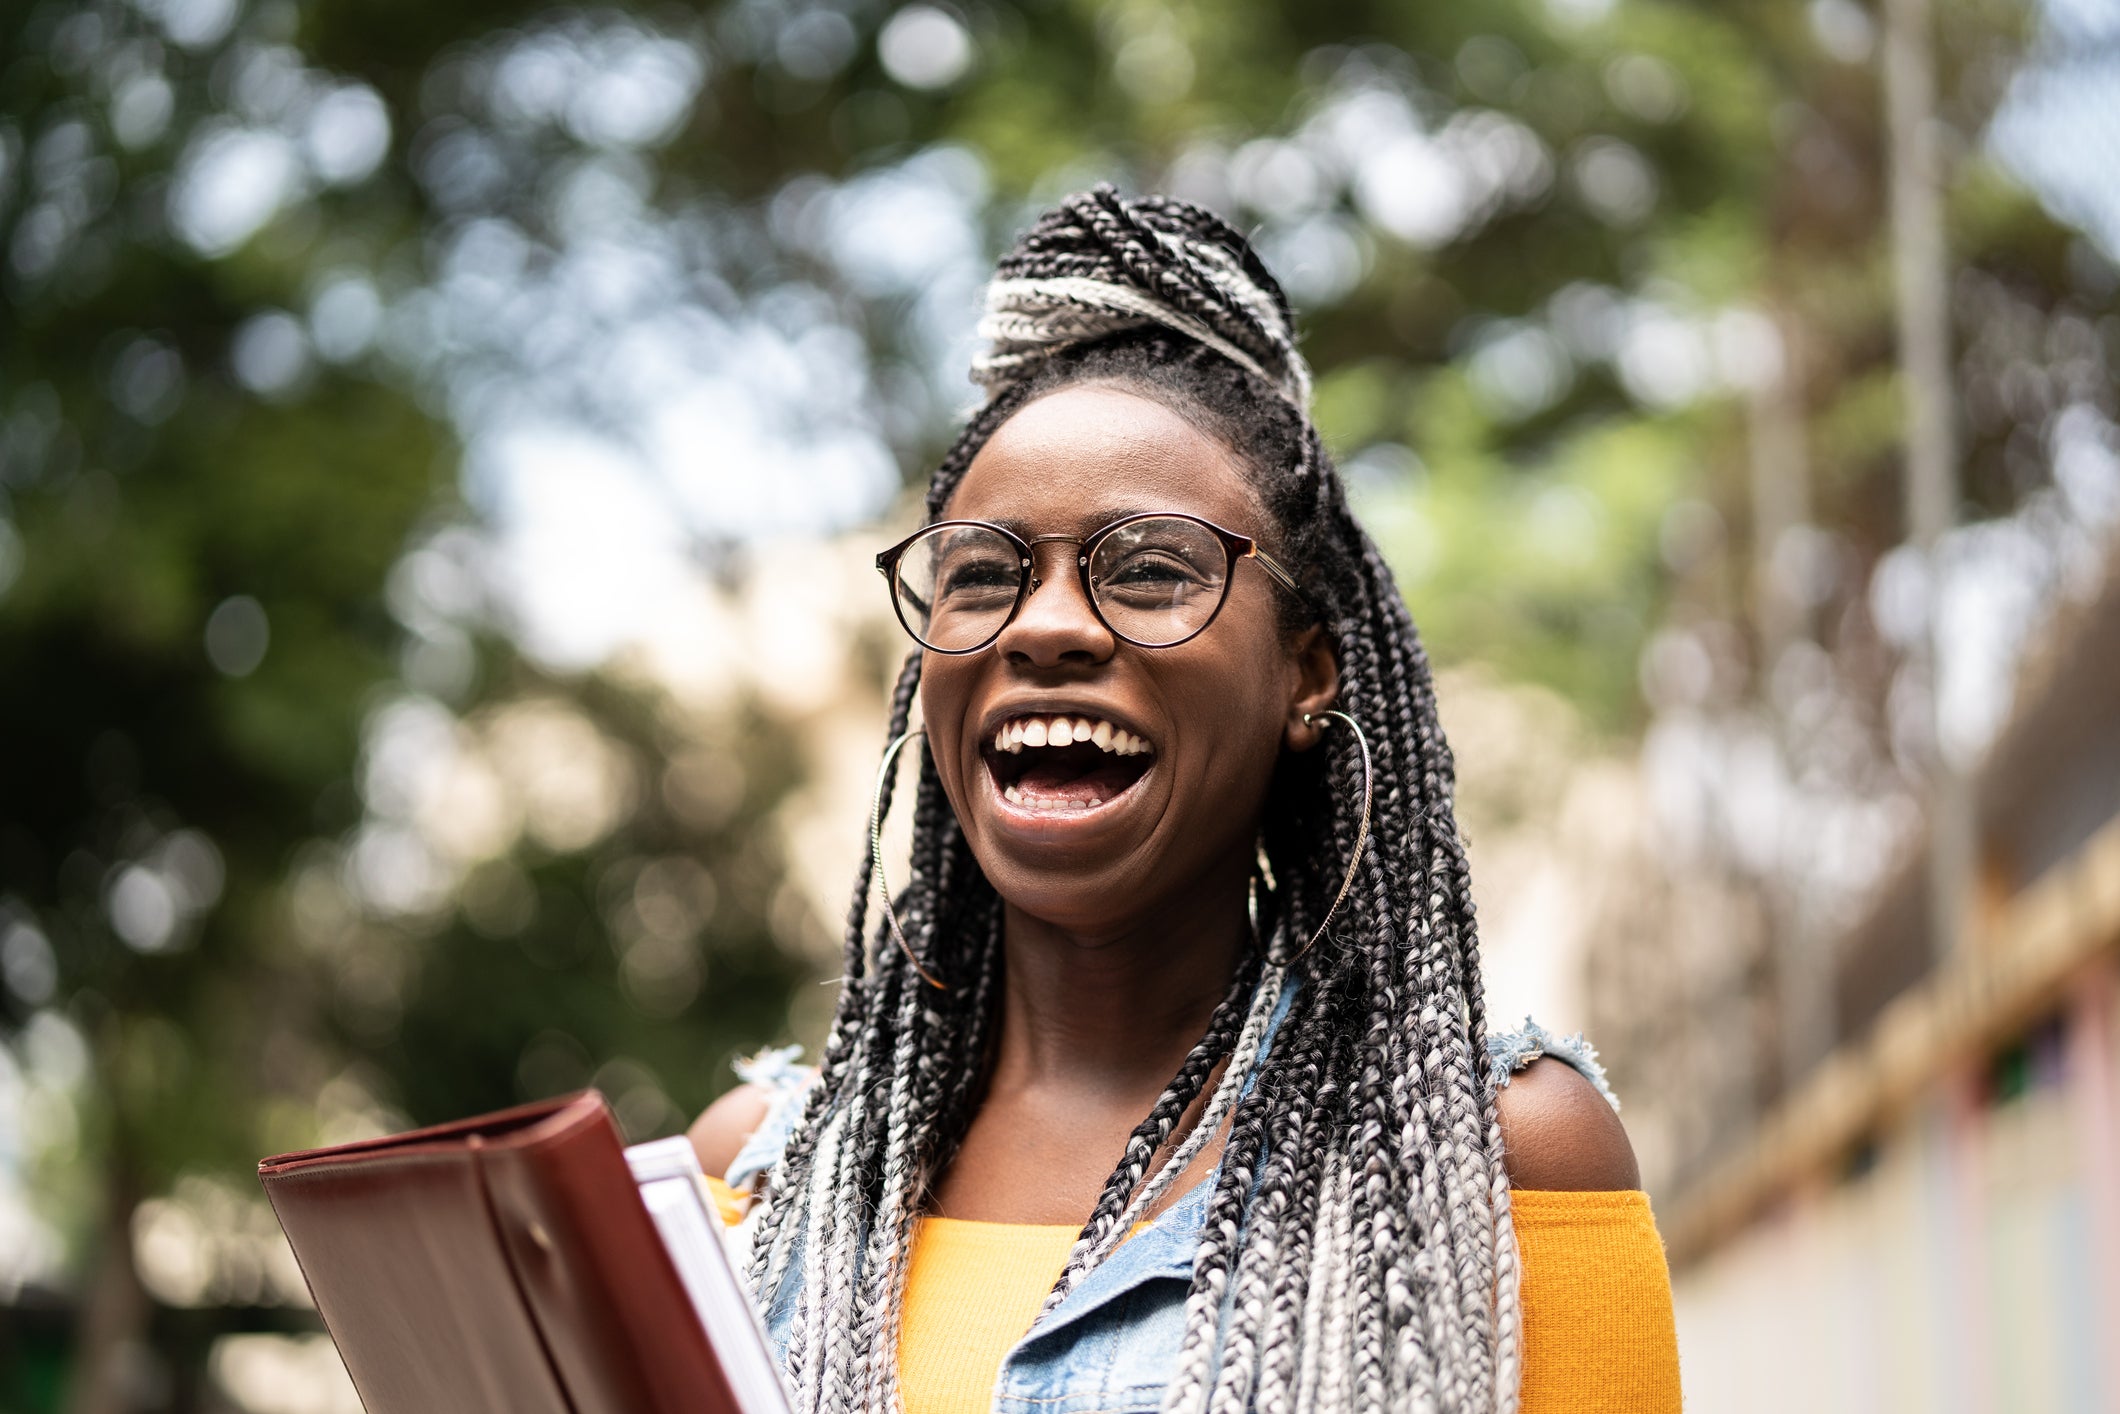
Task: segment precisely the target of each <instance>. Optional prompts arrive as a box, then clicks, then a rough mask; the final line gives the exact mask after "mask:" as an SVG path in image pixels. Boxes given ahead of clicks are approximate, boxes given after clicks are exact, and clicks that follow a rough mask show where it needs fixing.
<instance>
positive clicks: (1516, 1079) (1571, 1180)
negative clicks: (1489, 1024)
mask: <svg viewBox="0 0 2120 1414" xmlns="http://www.w3.org/2000/svg"><path fill="white" fill-rule="evenodd" d="M1495 1108H1496V1109H1497V1110H1498V1111H1499V1112H1500V1116H1501V1121H1502V1150H1503V1155H1502V1159H1503V1164H1504V1165H1505V1166H1506V1167H1507V1169H1508V1170H1509V1183H1510V1186H1511V1187H1514V1188H1525V1189H1537V1190H1541V1191H1544V1192H1578V1193H1579V1192H1586V1191H1592V1190H1602V1189H1628V1188H1639V1187H1641V1183H1642V1176H1641V1169H1640V1168H1639V1167H1638V1166H1637V1165H1636V1164H1635V1162H1634V1146H1633V1145H1632V1144H1629V1143H1628V1142H1627V1131H1626V1128H1625V1127H1624V1126H1622V1125H1621V1124H1620V1122H1619V1116H1618V1115H1617V1114H1614V1113H1613V1111H1612V1106H1610V1105H1609V1104H1607V1103H1605V1097H1604V1096H1602V1095H1600V1094H1598V1093H1597V1087H1596V1086H1594V1085H1592V1084H1591V1083H1590V1082H1589V1081H1588V1080H1586V1079H1584V1078H1583V1075H1582V1073H1581V1072H1580V1071H1578V1070H1576V1069H1575V1067H1573V1066H1571V1065H1569V1064H1568V1063H1567V1062H1566V1061H1558V1060H1555V1059H1553V1058H1552V1057H1551V1056H1543V1057H1541V1058H1539V1059H1538V1060H1535V1061H1533V1062H1531V1064H1530V1065H1528V1066H1526V1067H1525V1068H1524V1069H1522V1070H1520V1071H1518V1072H1517V1073H1516V1074H1515V1075H1513V1076H1511V1077H1510V1078H1509V1083H1508V1084H1507V1085H1505V1086H1503V1087H1502V1089H1501V1092H1500V1093H1499V1094H1498V1095H1497V1096H1496V1097H1495ZM709 1113H710V1114H711V1113H712V1111H709ZM731 1153H732V1155H733V1153H734V1151H733V1150H732V1151H731Z"/></svg>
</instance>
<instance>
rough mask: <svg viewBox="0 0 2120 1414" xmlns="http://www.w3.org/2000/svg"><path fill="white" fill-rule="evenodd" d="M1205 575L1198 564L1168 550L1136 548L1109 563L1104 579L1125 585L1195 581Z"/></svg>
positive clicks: (1107, 582) (1195, 582)
mask: <svg viewBox="0 0 2120 1414" xmlns="http://www.w3.org/2000/svg"><path fill="white" fill-rule="evenodd" d="M1204 578H1206V576H1204V575H1202V574H1201V573H1200V571H1199V569H1198V567H1196V566H1194V565H1192V564H1190V563H1188V562H1187V561H1186V560H1185V559H1183V558H1182V557H1180V556H1178V555H1174V554H1172V553H1170V552H1169V551H1167V550H1138V551H1136V552H1134V553H1133V554H1131V555H1128V556H1127V557H1126V558H1125V559H1123V560H1121V561H1120V562H1119V563H1118V564H1116V565H1114V566H1112V571H1111V573H1110V574H1109V575H1107V576H1105V581H1104V582H1105V583H1106V584H1109V585H1111V586H1113V587H1114V588H1118V587H1120V586H1124V585H1128V584H1137V585H1144V586H1145V585H1174V584H1186V583H1192V584H1197V583H1199V582H1200V581H1201V580H1203V579H1204Z"/></svg>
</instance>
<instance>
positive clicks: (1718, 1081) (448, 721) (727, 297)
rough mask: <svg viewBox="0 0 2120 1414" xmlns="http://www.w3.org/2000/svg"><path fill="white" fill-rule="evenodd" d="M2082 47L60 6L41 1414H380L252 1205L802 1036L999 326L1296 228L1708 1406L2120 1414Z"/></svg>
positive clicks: (2089, 55) (1479, 823)
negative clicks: (1183, 225)
mask: <svg viewBox="0 0 2120 1414" xmlns="http://www.w3.org/2000/svg"><path fill="white" fill-rule="evenodd" d="M2116 153H2120V11H2115V10H2114V9H2113V8H2112V7H2111V6H2110V5H2106V4H2103V3H2101V0H1877V3H1866V0H1771V2H1770V0H1734V2H1733V3H1727V4H1722V5H1717V6H1712V7H1706V6H1693V5H1684V4H1679V3H1673V2H1672V0H1481V3H1477V4H1475V3H1467V2H1463V0H1430V3H1424V4H1418V5H1415V4H1409V3H1396V4H1381V3H1358V0H1332V2H1331V3H1313V4H1306V5H1288V4H1274V3H1270V2H1269V0H1215V3H1213V4H1206V3H1192V4H1188V3H1166V0H1079V2H1078V3H1064V4H1063V3H1059V0H932V3H931V2H930V0H914V3H892V0H702V3H700V4H697V5H692V6H661V5H649V4H613V5H606V6H584V5H565V4H559V5H546V4H536V3H523V0H467V2H466V3H460V4H450V5H430V4H421V3H416V2H415V0H24V2H23V3H17V4H14V5H11V6H9V7H8V8H7V10H6V13H5V15H4V17H0V1410H5V1411H9V1414H13V1411H22V1414H46V1412H47V1411H66V1414H117V1412H118V1411H126V1414H132V1412H133V1411H139V1414H147V1412H148V1411H158V1412H159V1411H168V1412H169V1414H191V1411H251V1414H306V1412H307V1411H315V1414H325V1411H338V1410H349V1411H350V1410H353V1409H355V1408H356V1407H357V1405H356V1404H355V1403H354V1401H353V1396H352V1394H351V1391H350V1389H348V1387H347V1386H346V1384H345V1382H344V1378H343V1375H342V1374H341V1373H340V1372H339V1370H338V1367H337V1362H336V1357H335V1355H334V1354H333V1352H332V1350H331V1347H330V1345H329V1342H328V1340H326V1339H324V1338H323V1337H322V1336H321V1335H319V1334H318V1333H317V1326H316V1322H315V1319H314V1316H313V1314H312V1313H311V1312H309V1311H308V1310H307V1309H306V1306H305V1300H304V1294H303V1290H302V1285H301V1281H300V1277H299V1273H298V1272H296V1270H295V1269H294V1267H293V1265H292V1262H291V1260H290V1258H289V1256H288V1254H287V1252H286V1249H285V1246H284V1244H283V1243H282V1242H281V1240H280V1238H279V1234H278V1230H277V1228H276V1226H275V1225H274V1224H273V1221H272V1219H271V1215H270V1213H269V1211H268V1210H267V1209H266V1208H265V1206H264V1204H263V1202H262V1200H261V1198H260V1196H259V1193H258V1190H257V1188H256V1185H255V1182H254V1180H253V1178H252V1176H251V1168H252V1165H253V1163H254V1161H255V1160H256V1158H257V1157H258V1156H259V1155H261V1154H264V1153H267V1152H270V1151H275V1150H281V1149H288V1148H294V1147H298V1146H302V1145H307V1144H313V1143H320V1142H327V1141H331V1140H336V1139H343V1138H350V1137H353V1136H356V1135H359V1134H363V1133H372V1132H377V1131H379V1130H382V1129H385V1128H389V1127H394V1126H400V1125H404V1124H408V1123H413V1122H422V1121H432V1120H437V1119H442V1118H448V1117H454V1116H457V1115H462V1114H468V1113H471V1112H474V1111H477V1110H479V1109H484V1108H493V1107H498V1106H500V1105H504V1104H508V1103H512V1102H515V1101H517V1100H521V1099H526V1098H531V1097H535V1096H540V1095H546V1094H551V1093H555V1092H558V1091H563V1090H567V1089H570V1088H573V1087H576V1086H580V1085H583V1084H591V1083H593V1084H596V1085H598V1086H600V1087H602V1088H603V1090H604V1091H605V1093H606V1094H607V1095H609V1096H610V1097H611V1099H612V1101H613V1103H614V1105H615V1106H616V1108H617V1111H618V1113H619V1115H620V1118H621V1120H622V1122H623V1123H624V1124H625V1126H626V1127H627V1129H628V1130H629V1132H630V1133H632V1134H633V1135H635V1136H637V1137H648V1136H652V1135H657V1134H664V1133H671V1132H675V1131H676V1130H677V1129H679V1128H680V1127H681V1126H682V1125H683V1123H684V1122H685V1120H686V1119H687V1118H688V1117H689V1116H690V1115H691V1114H693V1113H695V1112H696V1111H697V1110H698V1109H699V1108H700V1107H701V1106H703V1105H704V1104H705V1103H706V1102H707V1101H708V1100H709V1099H710V1098H711V1097H712V1096H713V1095H714V1094H716V1093H718V1092H719V1091H720V1090H721V1089H722V1088H724V1087H725V1086H726V1085H727V1084H729V1083H730V1080H731V1077H730V1075H729V1072H728V1066H727V1062H728V1060H729V1058H730V1057H731V1056H733V1055H736V1054H739V1053H742V1052H743V1051H745V1050H748V1049H751V1048H755V1047H757V1046H759V1045H762V1044H766V1043H769V1042H777V1041H782V1040H787V1039H796V1040H801V1039H807V1038H814V1037H815V1036H816V1035H817V1034H818V1033H819V1030H820V1028H821V1026H822V1023H823V1019H824V1018H825V1016H826V1015H827V1013H828V1010H829V1006H830V1001H831V995H832V994H831V991H830V987H829V984H830V982H831V981H832V979H833V977H834V976H835V974H836V969H837V957H838V948H839V931H840V928H839V923H838V920H839V919H840V918H841V917H843V912H844V908H845V903H846V898H845V894H846V889H847V886H848V883H849V881H850V879H851V873H852V868H853V864H854V861H855V859H856V857H857V854H858V851H859V849H860V847H861V832H862V820H863V815H864V811H865V807H866V794H867V788H868V785H869V782H870V779H871V777H872V772H873V768H874V762H875V759H876V753H877V752H878V750H879V749H880V747H881V745H882V742H881V733H882V721H883V717H882V711H883V698H882V693H883V687H884V684H885V682H886V681H887V680H888V677H889V675H890V673H891V671H892V669H893V667H894V665H895V663H896V661H897V659H898V656H899V654H900V653H901V651H902V643H901V639H900V637H899V635H898V633H897V630H896V628H895V626H894V625H892V624H891V622H890V621H889V618H888V610H887V607H886V605H885V602H884V596H883V594H882V592H881V587H880V585H879V583H878V582H877V581H876V580H875V577H874V574H873V571H872V570H871V569H870V568H869V567H868V563H867V561H868V557H869V556H870V555H871V554H872V553H873V549H874V547H876V546H877V545H879V544H883V543H888V542H889V541H890V540H891V539H894V538H895V537H896V535H897V534H898V533H901V529H902V527H904V526H905V525H907V524H908V523H909V521H910V518H911V516H912V515H913V514H914V507H913V503H912V501H911V500H910V499H909V498H908V495H907V492H906V488H907V487H908V486H909V485H916V484H918V483H919V482H920V481H921V480H922V479H923V478H924V475H925V470H926V468H927V467H928V466H929V465H930V464H931V462H932V461H933V459H934V458H935V457H936V456H937V455H938V453H939V451H940V449H941V448H942V446H943V445H944V444H945V442H946V440H947V438H948V436H949V434H950V432H951V430H952V428H953V425H954V422H955V420H956V419H957V418H958V417H960V416H961V415H962V413H963V412H964V410H965V409H966V407H967V406H968V404H969V402H970V399H971V392H972V390H971V388H970V386H969V385H968V384H967V383H966V382H965V381H964V376H963V370H964V367H965V364H966V360H967V358H968V355H969V353H970V350H971V348H972V329H973V324H974V320H975V315H976V303H977V295H978V288H979V284H980V282H981V280H982V279H983V277H984V272H985V268H986V265H987V263H988V262H989V261H990V260H991V258H992V256H993V254H994V253H995V252H996V251H997V250H998V249H999V248H1000V247H1001V246H1002V245H1003V244H1004V243H1005V242H1006V240H1007V239H1008V237H1009V235H1010V234H1011V233H1012V232H1013V231H1014V230H1015V229H1017V228H1018V227H1020V226H1021V225H1022V224H1024V223H1025V222H1026V221H1027V220H1028V219H1029V218H1030V217H1031V216H1032V215H1033V214H1034V213H1035V212H1036V211H1037V210H1038V209H1039V208H1040V207H1041V206H1042V205H1043V204H1045V203H1046V202H1048V201H1050V200H1051V199H1052V198H1054V197H1056V196H1058V195H1060V194H1062V193H1064V192H1066V191H1068V190H1071V189H1073V188H1076V187H1079V186H1082V185H1085V184H1088V183H1090V182H1092V181H1095V180H1098V179H1103V178H1111V179H1114V180H1118V181H1120V182H1122V183H1123V184H1126V185H1129V186H1132V187H1136V188H1144V189H1145V188H1155V189H1162V190H1169V191H1174V192H1177V193H1178V194H1181V195H1185V196H1188V197H1192V198H1194V199H1197V200H1200V201H1203V202H1206V203H1207V204H1209V205H1212V206H1214V207H1216V208H1217V209H1219V210H1221V211H1223V212H1224V213H1225V214H1227V215H1229V216H1230V217H1231V219H1233V220H1235V221H1237V222H1238V223H1239V224H1241V225H1242V226H1244V227H1245V228H1246V229H1247V230H1249V231H1251V232H1253V233H1254V235H1255V238H1256V239H1257V241H1258V242H1259V244H1260V246H1261V249H1262V250H1263V251H1264V252H1265V254H1266V257H1267V259H1268V261H1269V263H1271V264H1272V265H1273V267H1274V269H1275V270H1276V271H1277V272H1278V273H1279V275H1280V276H1281V278H1282V280H1283V282H1284V283H1285V284H1286V286H1287V287H1288V290H1289V293H1290V295H1291V297H1292V298H1293V300H1294V302H1295V304H1296V306H1297V309H1298V311H1299V315H1300V319H1301V322H1302V324H1303V326H1304V329H1305V331H1306V340H1307V347H1308V349H1309V352H1310V354H1311V357H1312V360H1313V362H1314V363H1315V364H1316V366H1317V367H1318V369H1319V371H1320V378H1319V384H1318V395H1317V404H1316V412H1317V416H1318V419H1319V422H1320V425H1321V427H1322V428H1323V429H1324V431H1325V433H1326V434H1327V436H1328V438H1329V439H1330V441H1331V443H1332V445H1333V447H1334V448H1335V450H1336V453H1337V455H1338V456H1339V458H1340V460H1341V464H1342V466H1343V468H1344V470H1345V473H1346V475H1347V478H1348V480H1349V482H1350V485H1351V486H1352V488H1353V490H1354V494H1355V495H1356V497H1357V498H1358V500H1359V502H1360V504H1361V506H1362V509H1363V511H1364V514H1365V516H1366V518H1367V520H1368V523H1369V524H1370V526H1371V528H1372V530H1373V532H1374V534H1375V535H1376V537H1377V539H1378V541H1379V543H1380V544H1381V545H1382V546H1383V547H1384V549H1385V551H1386V553H1387V554H1388V556H1389V557H1390V559H1391V561H1392V563H1393V565H1394V567H1395V568H1396V570H1397V572H1398V574H1399V576H1400V580H1401V583H1402V585H1403V586H1404V588H1405V590H1406V593H1407V596H1408V599H1409V601H1410V602H1411V604H1412V606H1413V608H1414V612H1415V615H1416V618H1417V619H1418V620H1419V622H1420V623H1421V625H1422V627H1423V631H1424V633H1425V634H1426V636H1427V639H1428V641H1429V644H1430V647H1431V649H1432V651H1433V654H1434V656H1435V657H1436V659H1437V661H1438V663H1439V664H1440V665H1441V666H1442V669H1443V684H1442V687H1441V696H1442V701H1443V710H1444V717H1445V721H1446V725H1447V726H1448V728H1449V730H1450V732H1451V735H1452V739H1453V741H1454V743H1455V745H1456V748H1457V753H1458V756H1459V760H1460V766H1461V771H1462V774H1463V792H1462V796H1463V798H1462V802H1461V814H1462V817H1463V818H1464V820H1465V822H1466V826H1467V829H1468V833H1469V834H1470V836H1471V844H1472V851H1473V860H1474V877H1475V888H1476V892H1477V893H1478V895H1479V898H1480V901H1481V909H1482V932H1483V947H1484V950H1485V954H1486V960H1487V971H1488V984H1489V989H1490V994H1491V1001H1492V1005H1493V1008H1494V1011H1495V1014H1496V1015H1499V1016H1507V1015H1510V1014H1512V1013H1522V1012H1527V1011H1528V1012H1533V1013H1535V1014H1536V1015H1537V1016H1538V1017H1539V1019H1540V1020H1542V1021H1544V1022H1546V1023H1547V1024H1549V1025H1554V1026H1559V1027H1564V1028H1568V1029H1574V1028H1576V1027H1583V1028H1586V1029H1587V1030H1589V1031H1590V1033H1591V1034H1592V1036H1593V1038H1594V1039H1595V1040H1596V1042H1597V1043H1598V1044H1599V1046H1600V1048H1601V1050H1602V1051H1603V1053H1604V1056H1605V1058H1606V1060H1607V1061H1608V1062H1609V1064H1610V1066H1611V1069H1612V1072H1613V1076H1614V1078H1615V1081H1616V1083H1617V1085H1618V1088H1619V1091H1620V1093H1621V1095H1622V1097H1623V1099H1624V1101H1625V1103H1626V1112H1625V1117H1626V1119H1627V1121H1628V1124H1629V1129H1630V1132H1631V1133H1632V1135H1633V1137H1634V1141H1635V1144H1636V1147H1637V1149H1638V1151H1639V1153H1640V1156H1641V1159H1642V1163H1643V1170H1644V1174H1645V1177H1646V1180H1647V1182H1648V1184H1649V1186H1650V1188H1651V1190H1652V1194H1653V1196H1654V1198H1655V1201H1656V1205H1657V1210H1658V1213H1659V1216H1660V1220H1661V1222H1662V1225H1663V1228H1664V1231H1665V1234H1666V1237H1667V1240H1668V1241H1669V1244H1670V1250H1671V1256H1672V1260H1673V1264H1674V1271H1675V1274H1676V1280H1677V1292H1678V1302H1679V1322H1680V1335H1681V1350H1682V1359H1683V1362H1684V1371H1685V1379H1686V1383H1687V1388H1688V1392H1689V1396H1690V1398H1691V1401H1692V1406H1693V1407H1694V1408H1697V1409H1702V1410H1712V1411H1720V1410H1726V1409H1728V1410H1742V1409H1749V1408H1753V1407H1760V1408H1776V1409H1779V1408H1788V1407H1800V1408H1818V1409H1838V1408H1848V1409H1856V1408H1861V1409H1878V1408H1886V1409H1913V1410H1937V1409H1941V1410H1964V1411H1985V1410H2001V1409H2026V1410H2041V1411H2045V1410H2106V1411H2113V1410H2120V1357H2116V1356H2115V1353H2114V1352H2115V1350H2116V1348H2120V1342H2116V1341H2114V1340H2113V1339H2112V1332H2114V1331H2115V1330H2120V1276H2116V1273H2120V1098H2116V1093H2115V1092H2116V1087H2120V1040H2116V1037H2115V1027H2116V1025H2120V1023H2116V1021H2115V1019H2114V1012H2115V1007H2116V1005H2120V981H2116V978H2115V973H2114V970H2113V969H2114V961H2113V955H2114V951H2115V946H2116V944H2120V833H2116V831H2120V823H2116V821H2120V571H2116V568H2115V556H2114V550H2115V546H2116V536H2120V425H2116V418H2120V394H2116V385H2115V379H2114V366H2115V363H2116V361H2120V311H2116V292H2120V269H2116V260H2120V186H2116V185H2115V183H2114V182H2113V180H2112V175H2111V174H2112V172H2113V171H2114V170H2116V167H2115V154H2116Z"/></svg>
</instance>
